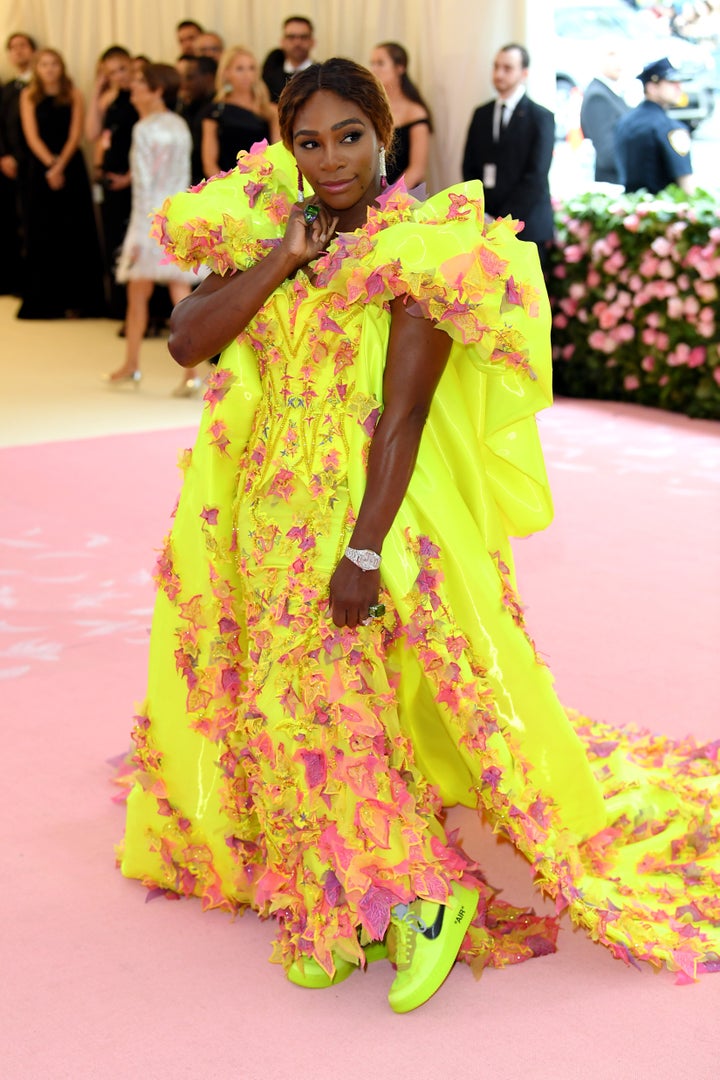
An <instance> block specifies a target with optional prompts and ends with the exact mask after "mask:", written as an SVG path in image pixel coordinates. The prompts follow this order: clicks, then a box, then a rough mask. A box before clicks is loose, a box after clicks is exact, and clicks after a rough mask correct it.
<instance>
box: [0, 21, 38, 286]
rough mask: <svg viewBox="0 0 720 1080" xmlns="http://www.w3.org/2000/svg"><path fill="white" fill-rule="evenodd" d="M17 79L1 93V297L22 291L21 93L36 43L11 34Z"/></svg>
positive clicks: (10, 48)
mask: <svg viewBox="0 0 720 1080" xmlns="http://www.w3.org/2000/svg"><path fill="white" fill-rule="evenodd" d="M7 51H8V57H9V59H10V63H11V64H12V65H13V67H14V68H15V72H16V75H15V78H14V79H11V80H10V81H9V82H8V83H6V84H5V86H3V87H2V90H0V236H2V238H3V257H2V260H0V293H11V294H13V295H15V296H19V295H20V293H21V291H22V280H21V272H20V267H21V265H22V254H23V247H24V239H23V237H24V229H23V216H24V202H23V196H24V194H25V191H26V185H25V184H24V183H23V180H24V177H23V166H24V163H25V155H26V152H27V146H26V143H25V136H24V135H23V130H22V125H21V123H20V93H21V91H22V90H23V88H24V87H25V86H27V84H28V82H29V81H30V76H31V74H32V63H33V57H34V56H35V42H34V41H33V39H32V38H31V37H30V35H29V34H22V33H15V34H11V35H10V37H9V38H8V40H7Z"/></svg>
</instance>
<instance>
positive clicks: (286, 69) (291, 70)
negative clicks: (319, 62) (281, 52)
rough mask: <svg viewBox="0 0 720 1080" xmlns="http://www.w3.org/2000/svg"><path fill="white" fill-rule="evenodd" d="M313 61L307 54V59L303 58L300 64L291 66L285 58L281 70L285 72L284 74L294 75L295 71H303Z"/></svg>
mask: <svg viewBox="0 0 720 1080" xmlns="http://www.w3.org/2000/svg"><path fill="white" fill-rule="evenodd" d="M314 62H315V61H314V60H311V59H310V57H309V56H308V58H307V60H303V62H302V64H300V65H299V66H298V67H293V66H292V64H291V63H290V61H289V60H286V61H285V63H284V64H283V71H284V72H285V74H286V75H294V74H295V72H296V71H305V69H306V68H309V67H310V65H311V64H313V63H314Z"/></svg>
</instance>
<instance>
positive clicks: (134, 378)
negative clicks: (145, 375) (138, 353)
mask: <svg viewBox="0 0 720 1080" xmlns="http://www.w3.org/2000/svg"><path fill="white" fill-rule="evenodd" d="M141 379H142V371H137V370H135V371H129V372H128V373H127V374H126V375H113V374H110V375H103V381H104V382H106V383H107V385H108V386H117V387H120V386H132V387H133V389H135V390H138V389H139V388H140V380H141Z"/></svg>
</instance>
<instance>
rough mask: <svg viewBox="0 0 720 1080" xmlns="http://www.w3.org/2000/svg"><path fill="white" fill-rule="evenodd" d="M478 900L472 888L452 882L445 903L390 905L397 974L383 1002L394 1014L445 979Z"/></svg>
mask: <svg viewBox="0 0 720 1080" xmlns="http://www.w3.org/2000/svg"><path fill="white" fill-rule="evenodd" d="M478 899H479V897H478V893H477V892H476V891H475V890H472V889H466V888H464V886H462V885H457V884H455V885H453V887H452V889H451V893H450V898H449V900H448V902H447V904H446V905H443V904H434V903H431V901H429V900H419V899H418V900H414V901H413V902H412V904H409V905H408V904H396V905H395V907H394V908H393V909H392V913H391V921H392V924H393V928H394V935H395V966H396V968H397V975H396V976H395V979H394V981H393V984H392V986H391V987H390V993H389V994H388V1001H389V1002H390V1007H391V1009H392V1010H393V1011H394V1012H396V1013H406V1012H410V1011H411V1010H412V1009H417V1008H418V1006H419V1005H424V1003H425V1002H426V1001H427V1000H428V998H431V997H432V995H433V994H434V993H435V991H436V990H438V989H439V988H440V986H442V984H443V983H444V982H445V979H446V978H447V976H448V974H449V973H450V969H451V967H452V966H453V964H454V963H455V960H456V959H457V954H458V952H459V951H460V946H461V945H462V942H463V938H464V937H465V933H466V931H467V928H468V926H469V925H470V923H471V922H472V920H473V918H474V916H475V912H476V911H477V906H478Z"/></svg>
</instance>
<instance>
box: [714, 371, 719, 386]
mask: <svg viewBox="0 0 720 1080" xmlns="http://www.w3.org/2000/svg"><path fill="white" fill-rule="evenodd" d="M713 379H714V380H715V382H716V383H717V384H718V386H720V367H716V368H715V369H714V370H713Z"/></svg>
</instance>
